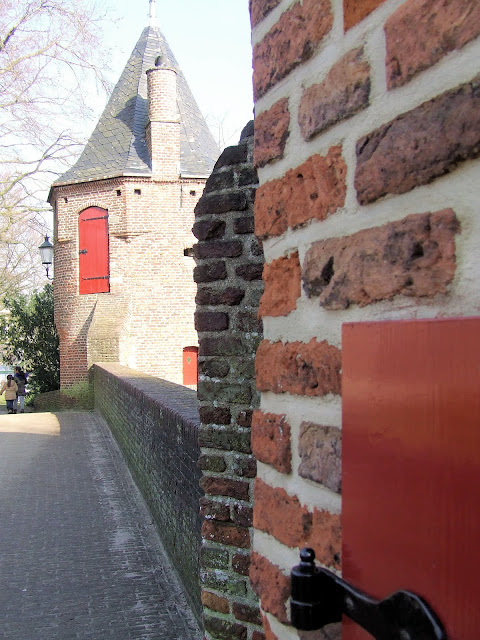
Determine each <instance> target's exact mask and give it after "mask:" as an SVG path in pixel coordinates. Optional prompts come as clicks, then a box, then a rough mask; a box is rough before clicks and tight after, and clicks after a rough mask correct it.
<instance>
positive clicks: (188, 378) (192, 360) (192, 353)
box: [183, 347, 198, 385]
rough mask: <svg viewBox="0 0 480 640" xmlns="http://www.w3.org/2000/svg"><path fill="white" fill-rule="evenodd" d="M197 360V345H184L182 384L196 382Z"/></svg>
mask: <svg viewBox="0 0 480 640" xmlns="http://www.w3.org/2000/svg"><path fill="white" fill-rule="evenodd" d="M197 361H198V347H185V349H184V350H183V384H190V385H194V384H197V382H198V367H197Z"/></svg>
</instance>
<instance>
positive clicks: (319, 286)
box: [302, 209, 459, 309]
mask: <svg viewBox="0 0 480 640" xmlns="http://www.w3.org/2000/svg"><path fill="white" fill-rule="evenodd" d="M458 231H459V223H458V220H457V218H456V216H455V213H454V212H453V211H452V210H451V209H444V210H443V211H438V212H436V213H422V214H416V215H411V216H407V217H406V218H404V219H403V220H399V221H398V222H391V223H389V224H386V225H383V226H382V227H375V228H373V229H366V230H365V231H359V232H358V233H355V234H353V235H351V236H347V237H343V238H329V239H328V240H323V241H320V242H318V243H314V244H313V245H312V246H311V247H310V249H309V250H308V251H307V254H306V256H305V260H304V263H303V270H302V278H303V286H304V289H305V292H306V294H307V296H308V297H313V296H319V300H320V305H321V306H323V307H325V308H327V309H346V308H347V307H348V306H349V305H350V304H358V305H359V306H361V307H364V306H365V305H367V304H371V303H373V302H377V301H379V300H391V299H392V298H393V297H394V296H396V295H400V294H402V295H407V296H417V297H422V296H433V295H436V294H437V293H444V292H445V291H446V290H447V286H448V284H449V283H450V282H451V281H452V279H453V276H454V274H455V234H456V233H458Z"/></svg>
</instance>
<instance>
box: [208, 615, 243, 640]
mask: <svg viewBox="0 0 480 640" xmlns="http://www.w3.org/2000/svg"><path fill="white" fill-rule="evenodd" d="M203 622H204V626H205V631H208V633H209V634H210V635H211V636H212V638H215V640H247V629H246V627H244V626H243V625H241V624H233V623H231V622H229V621H228V620H224V619H223V618H213V617H211V616H205V617H204V621H203Z"/></svg>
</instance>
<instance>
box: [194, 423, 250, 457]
mask: <svg viewBox="0 0 480 640" xmlns="http://www.w3.org/2000/svg"><path fill="white" fill-rule="evenodd" d="M198 441H199V444H200V446H201V447H207V448H210V449H222V450H224V451H238V452H239V453H251V445H250V431H248V430H243V429H238V428H236V429H233V428H231V427H230V428H227V427H221V426H219V427H205V426H204V427H202V428H201V429H200V432H199V435H198Z"/></svg>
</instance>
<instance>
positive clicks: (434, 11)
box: [385, 0, 480, 89]
mask: <svg viewBox="0 0 480 640" xmlns="http://www.w3.org/2000/svg"><path fill="white" fill-rule="evenodd" d="M479 35H480V3H479V2H478V0H455V2H451V1H450V0H408V1H407V2H405V3H403V4H402V5H401V6H400V7H399V8H398V9H397V11H395V13H394V14H393V15H392V16H390V18H389V19H388V20H387V22H386V23H385V38H386V44H387V84H388V88H389V89H393V88H395V87H399V86H401V85H403V84H405V83H406V82H408V81H409V80H410V79H411V78H413V77H414V76H416V75H417V73H420V71H423V70H424V69H428V67H431V66H432V65H433V64H435V63H436V62H438V61H439V60H441V59H442V58H443V56H445V55H446V54H447V53H450V51H453V50H454V49H460V48H461V47H463V46H464V45H465V44H467V42H470V40H473V39H474V38H476V37H477V36H479Z"/></svg>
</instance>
